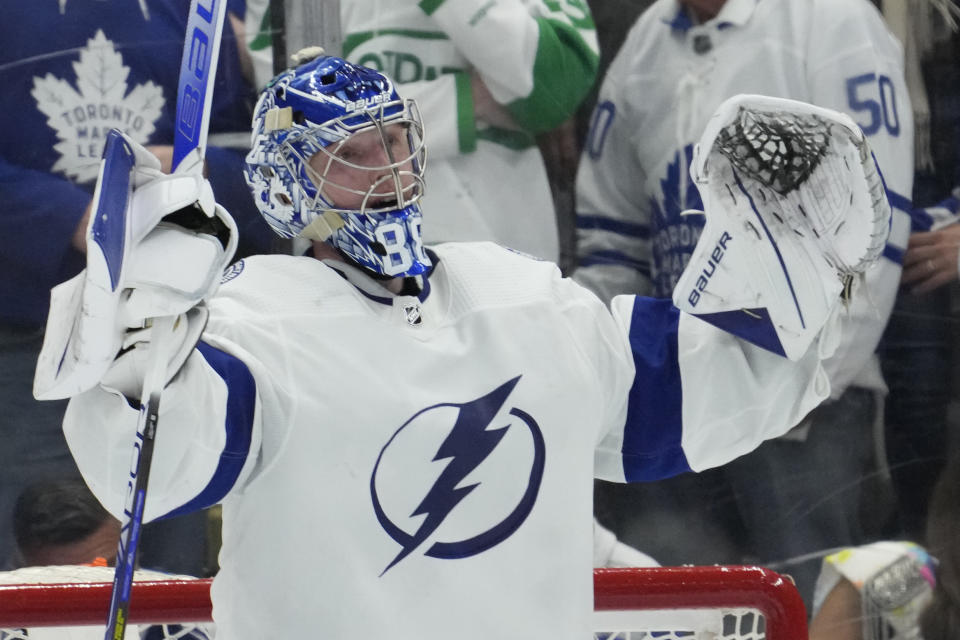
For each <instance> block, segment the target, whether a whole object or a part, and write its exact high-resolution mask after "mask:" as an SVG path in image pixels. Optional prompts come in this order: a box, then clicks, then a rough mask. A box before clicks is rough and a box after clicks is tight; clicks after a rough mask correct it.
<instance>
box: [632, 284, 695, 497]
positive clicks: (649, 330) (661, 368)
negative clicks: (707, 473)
mask: <svg viewBox="0 0 960 640" xmlns="http://www.w3.org/2000/svg"><path fill="white" fill-rule="evenodd" d="M679 321H680V311H679V310H678V309H677V308H676V307H674V306H673V303H672V302H671V301H670V300H668V299H662V298H643V297H637V298H636V299H635V300H634V303H633V314H632V317H631V320H630V347H631V348H632V350H633V361H634V364H635V365H636V375H635V377H634V380H633V386H632V387H631V389H630V395H629V398H628V405H627V423H626V426H625V427H624V434H623V450H622V453H623V472H624V476H625V478H626V480H627V482H650V481H653V480H660V479H662V478H669V477H670V476H675V475H677V474H679V473H683V472H685V471H689V470H690V464H689V463H688V462H687V456H686V454H684V452H683V446H682V444H681V437H682V435H683V402H682V400H683V398H682V396H683V393H682V388H681V386H680V364H679V362H678V361H677V356H678V352H679V347H678V343H677V334H678V324H679Z"/></svg>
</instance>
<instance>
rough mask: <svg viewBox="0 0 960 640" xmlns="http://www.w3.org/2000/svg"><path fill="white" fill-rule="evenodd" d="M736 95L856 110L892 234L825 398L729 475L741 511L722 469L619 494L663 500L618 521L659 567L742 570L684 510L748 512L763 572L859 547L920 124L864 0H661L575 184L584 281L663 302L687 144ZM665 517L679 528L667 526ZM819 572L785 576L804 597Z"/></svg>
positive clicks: (610, 292)
mask: <svg viewBox="0 0 960 640" xmlns="http://www.w3.org/2000/svg"><path fill="white" fill-rule="evenodd" d="M738 93H760V94H764V95H771V96H779V97H784V98H792V99H796V100H802V101H804V102H810V103H813V104H816V105H819V106H823V107H828V108H832V109H836V110H838V111H841V112H845V113H847V114H849V115H850V116H851V117H852V118H853V119H854V121H856V122H857V124H858V125H859V126H860V127H861V128H862V129H863V131H864V132H865V133H866V135H867V137H868V138H869V140H870V145H871V148H872V149H873V151H874V153H875V154H876V158H877V161H878V162H879V165H880V168H881V170H882V171H883V176H884V179H885V181H886V186H887V188H888V193H889V196H890V200H891V203H892V205H893V207H894V219H893V228H892V233H891V236H890V244H889V246H888V250H887V251H886V253H885V258H884V260H883V261H882V262H881V265H880V268H878V269H874V270H872V271H871V272H870V273H869V274H868V276H867V282H868V287H867V289H868V294H867V295H866V296H864V297H862V298H860V300H858V301H857V302H856V303H855V304H854V305H853V306H852V307H851V309H850V311H849V321H850V323H851V325H853V326H855V327H856V328H855V329H853V330H850V331H848V332H845V334H844V343H843V344H842V345H841V346H840V348H839V349H838V351H837V353H836V354H835V355H834V357H833V358H831V359H830V360H829V361H828V362H827V363H826V369H827V372H828V374H829V375H830V381H831V386H832V389H833V390H832V398H833V400H834V402H831V403H829V404H827V405H825V406H824V407H823V408H822V409H820V410H819V411H818V413H817V414H815V415H814V416H812V417H811V418H812V419H811V421H809V422H805V423H804V427H803V428H801V429H797V430H795V431H793V432H792V433H791V434H789V436H788V438H790V440H789V441H788V440H786V439H781V440H778V441H775V442H772V443H767V444H766V445H764V446H763V447H761V449H760V450H758V451H757V452H756V453H755V454H753V455H752V456H750V457H749V458H745V459H743V460H742V461H738V462H737V463H736V465H735V466H734V467H730V468H728V469H726V470H725V471H724V472H723V473H722V475H723V476H726V479H727V480H726V481H729V482H731V483H733V489H732V491H733V494H734V495H735V496H736V500H737V503H731V502H730V500H729V497H728V496H723V495H722V492H721V491H719V490H718V487H720V486H723V482H724V479H722V478H721V477H719V476H720V475H721V474H720V473H719V472H718V474H717V477H714V478H711V479H709V480H707V479H705V478H678V479H677V480H676V481H675V485H674V487H673V488H671V487H670V486H669V484H668V485H660V486H650V487H629V488H625V489H624V490H623V491H624V494H625V495H624V496H623V499H624V500H625V501H633V500H638V499H640V496H641V495H642V494H646V495H647V496H649V497H648V499H649V500H650V501H652V502H653V503H658V504H664V503H666V504H668V506H667V507H666V508H664V509H663V511H662V512H658V513H659V518H660V519H659V520H658V519H657V518H651V517H650V513H649V512H647V513H644V512H643V508H642V507H638V508H637V509H636V513H635V516H634V518H633V521H634V524H631V525H625V526H619V527H615V529H616V530H617V533H618V534H619V535H620V537H621V538H622V539H624V540H625V541H626V542H628V543H630V544H633V545H635V546H639V547H640V548H643V549H644V550H645V551H647V552H649V553H651V554H652V555H654V556H655V557H657V558H658V559H659V560H660V561H661V562H665V563H667V564H674V563H677V564H681V563H685V562H699V563H709V562H718V561H719V562H723V561H726V562H736V561H739V560H740V558H738V557H736V556H732V557H731V556H725V557H717V554H720V553H727V551H723V550H721V549H720V547H719V546H718V545H719V541H721V540H722V539H723V538H724V536H723V535H722V534H721V533H718V532H719V531H722V530H723V528H722V527H723V525H721V524H719V523H717V524H714V525H705V526H704V527H703V528H702V535H697V531H698V527H697V526H691V525H690V524H689V522H690V517H691V515H690V514H693V515H692V517H693V518H702V517H703V514H706V513H709V512H711V509H713V510H714V511H722V512H724V513H723V514H722V517H726V515H727V514H734V516H736V514H737V512H738V511H740V512H743V514H744V518H745V519H746V523H745V524H746V528H747V535H748V536H750V537H751V538H752V539H753V544H752V549H751V551H752V552H756V553H758V554H759V558H757V557H756V556H751V559H754V560H757V559H758V560H759V561H761V562H771V561H775V560H784V559H787V558H793V557H796V556H800V555H802V554H806V553H809V552H815V551H819V550H821V549H825V548H830V547H834V546H838V545H847V544H857V543H859V542H860V541H861V540H860V538H859V532H858V524H859V523H858V511H859V509H860V506H861V505H860V501H859V499H858V495H859V489H860V487H861V484H862V481H863V476H864V474H865V469H867V468H868V466H867V465H868V464H869V461H870V459H871V457H872V450H873V437H872V427H873V424H872V417H873V416H874V414H875V411H874V406H875V402H876V401H875V398H874V394H875V393H876V394H882V393H884V391H885V387H884V383H883V380H882V377H881V375H880V370H879V366H878V363H877V360H876V357H875V355H874V351H875V349H876V346H877V343H878V341H879V338H880V336H881V333H882V332H883V329H884V327H885V325H886V323H887V319H888V318H889V315H890V310H891V307H892V305H893V301H894V297H895V295H896V292H897V286H898V282H899V276H900V270H901V261H902V256H903V251H904V249H905V248H906V245H907V235H908V233H909V229H910V216H909V213H908V212H909V211H910V208H911V206H910V196H911V185H912V180H913V121H912V113H911V109H910V102H909V97H908V95H907V90H906V85H905V81H904V74H903V54H902V51H901V48H900V46H899V44H898V43H897V42H896V40H895V39H894V38H893V37H892V36H891V35H890V33H889V32H888V30H887V28H886V26H885V25H884V23H883V20H882V18H881V16H880V14H879V13H878V12H877V10H876V9H875V8H874V7H873V6H871V5H870V4H869V2H867V0H811V1H806V2H794V1H792V0H763V1H758V0H659V1H658V2H655V3H654V4H653V5H652V6H651V7H650V8H649V9H648V10H647V11H646V12H645V13H644V14H643V15H641V17H640V18H639V20H638V21H637V23H636V24H635V25H634V26H633V28H632V29H631V31H630V33H629V35H628V36H627V39H626V41H625V43H624V44H623V46H622V48H621V49H620V51H619V53H618V55H617V56H616V59H615V60H614V62H613V63H612V65H611V66H610V68H609V70H608V72H607V75H606V78H605V79H604V81H603V85H602V88H601V90H600V95H599V97H598V101H597V105H596V108H595V111H594V114H593V118H592V124H591V128H590V133H589V135H588V138H587V140H586V142H585V148H584V151H583V154H582V157H581V162H580V167H579V173H578V178H577V188H576V193H577V226H578V241H579V244H578V258H579V267H578V269H577V270H576V272H575V275H574V277H575V279H576V280H577V281H578V282H580V283H581V284H584V285H586V286H587V287H589V288H590V289H591V290H593V291H594V292H595V293H597V294H598V295H599V296H600V297H601V298H602V299H604V300H609V299H611V298H612V297H613V296H614V295H616V294H621V293H639V294H643V295H652V296H657V297H665V296H669V295H670V293H671V291H672V290H673V287H674V285H675V284H676V282H677V279H678V278H679V277H680V274H681V272H682V271H683V269H684V268H685V266H686V264H687V261H688V259H689V257H690V254H691V252H692V251H693V247H694V246H695V245H696V243H697V239H698V237H699V235H700V230H701V227H702V225H703V220H704V219H703V217H702V216H699V215H684V212H685V211H686V210H689V209H701V208H702V204H701V194H700V193H699V192H698V191H697V188H696V186H695V185H694V184H693V182H692V181H691V180H690V178H689V176H688V173H689V165H690V160H691V156H692V153H693V147H694V143H696V141H697V139H698V138H699V136H700V132H701V130H702V129H703V127H704V125H705V123H706V122H707V119H708V118H709V117H710V115H711V114H712V113H713V111H714V110H715V109H716V108H717V105H719V104H720V103H721V102H722V101H724V100H725V99H727V98H729V97H730V96H732V95H735V94H738ZM808 426H809V427H810V428H809V429H807V427H808ZM758 476H761V477H763V478H764V480H763V481H762V482H758V481H757V478H758ZM698 483H703V484H702V486H701V487H697V486H693V485H696V484H698ZM610 490H611V491H618V490H617V489H615V488H611V489H610ZM718 494H719V495H718ZM697 496H698V497H697ZM724 498H726V502H724V504H722V505H721V504H719V503H720V502H721V501H723V500H724ZM674 504H675V505H676V506H670V505H674ZM681 505H685V506H681ZM621 514H622V515H623V510H622V509H621ZM671 517H673V518H674V519H675V520H678V521H679V522H676V524H674V525H672V526H670V525H665V523H666V522H667V521H668V520H669V519H670V518H671ZM654 523H656V525H655V526H654ZM628 527H633V528H634V531H633V532H632V533H631V534H630V535H627V532H626V528H628ZM738 535H741V534H738V533H732V534H729V535H728V537H732V538H736V537H738ZM734 542H735V543H736V542H737V541H736V540H735V541H734ZM711 554H713V555H711ZM818 564H819V562H818V560H816V559H814V560H812V561H810V562H808V563H806V564H805V565H791V566H790V567H787V568H786V569H785V570H787V571H788V572H790V573H793V574H794V575H795V577H796V578H797V579H798V582H799V583H800V587H801V593H802V594H804V596H805V599H806V600H807V602H808V603H809V602H810V599H809V598H810V593H811V592H812V587H813V581H814V579H815V576H816V572H817V569H818Z"/></svg>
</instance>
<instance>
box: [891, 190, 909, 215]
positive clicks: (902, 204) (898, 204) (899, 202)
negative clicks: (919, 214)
mask: <svg viewBox="0 0 960 640" xmlns="http://www.w3.org/2000/svg"><path fill="white" fill-rule="evenodd" d="M887 199H888V200H890V206H891V207H893V208H894V209H900V211H903V212H904V213H906V214H909V215H913V201H912V200H911V199H910V198H908V197H906V196H902V195H900V194H899V193H897V192H896V191H893V190H892V189H887Z"/></svg>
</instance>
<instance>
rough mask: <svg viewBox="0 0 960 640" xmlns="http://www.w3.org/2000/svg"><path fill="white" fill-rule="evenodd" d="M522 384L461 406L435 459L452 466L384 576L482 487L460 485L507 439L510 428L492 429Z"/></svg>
mask: <svg viewBox="0 0 960 640" xmlns="http://www.w3.org/2000/svg"><path fill="white" fill-rule="evenodd" d="M519 380H520V376H517V377H516V378H514V379H512V380H510V381H508V382H506V383H504V384H503V385H501V386H500V387H498V388H497V389H495V390H494V391H492V392H490V393H488V394H487V395H485V396H483V397H481V398H478V399H476V400H474V401H472V402H467V403H465V404H461V405H460V412H459V414H458V416H457V421H456V423H455V424H454V425H453V428H452V429H451V430H450V433H449V434H448V435H447V437H446V439H445V440H444V441H443V443H442V444H441V445H440V447H439V448H438V449H437V453H436V455H435V456H434V457H433V461H434V462H436V461H439V460H446V459H449V460H450V462H449V463H448V464H447V466H446V468H444V470H443V472H442V473H441V474H440V477H439V478H437V481H436V482H434V483H433V486H432V487H431V488H430V491H429V492H427V495H426V496H425V497H424V499H423V500H422V501H421V502H420V504H419V505H418V506H417V508H416V509H415V510H414V511H413V513H412V514H410V515H411V517H412V516H421V515H425V516H426V518H425V519H424V521H423V522H422V523H421V525H420V528H419V529H417V532H416V533H414V534H413V535H412V536H410V538H409V539H408V540H407V542H406V544H404V545H403V548H402V549H401V550H400V553H399V554H397V557H395V558H394V559H393V561H392V562H391V563H390V564H389V565H387V568H386V569H384V570H383V572H382V573H381V574H380V575H381V576H382V575H383V574H384V573H386V572H387V571H389V570H390V568H391V567H393V566H394V565H396V564H397V563H398V562H400V561H401V560H403V559H404V558H406V557H407V556H408V555H410V553H411V552H413V551H414V550H415V549H416V548H417V547H419V546H420V545H421V544H422V543H423V542H424V541H425V540H426V539H427V538H428V537H430V534H432V533H433V532H434V531H436V529H437V527H439V526H440V524H441V523H443V521H444V520H445V519H446V517H447V516H448V515H449V514H450V512H451V511H453V509H454V507H456V506H457V505H458V504H459V503H460V502H461V501H462V500H463V499H464V498H466V497H467V496H468V495H469V494H470V492H472V491H473V490H474V489H476V488H477V487H478V486H480V483H479V482H477V483H474V484H471V485H466V486H460V483H461V482H463V479H464V478H466V477H467V476H468V475H469V474H470V473H471V472H472V471H473V470H474V469H476V468H477V467H478V466H479V465H480V463H482V462H483V461H484V460H486V459H487V457H488V456H489V455H490V454H491V453H492V452H493V450H494V449H496V447H497V444H499V443H500V440H501V439H503V436H504V435H506V433H507V429H509V428H510V425H509V424H508V425H506V426H504V427H500V428H499V429H488V427H489V426H490V424H491V422H492V421H493V419H494V418H495V417H496V416H497V414H498V413H499V412H500V409H501V408H502V407H503V405H504V403H505V402H506V401H507V398H508V397H509V396H510V392H512V391H513V388H514V387H515V386H516V385H517V382H519Z"/></svg>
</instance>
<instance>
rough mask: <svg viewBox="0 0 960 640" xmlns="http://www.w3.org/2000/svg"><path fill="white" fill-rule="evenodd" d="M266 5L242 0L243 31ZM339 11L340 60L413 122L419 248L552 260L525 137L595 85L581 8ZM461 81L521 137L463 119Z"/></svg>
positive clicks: (549, 220)
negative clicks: (420, 185)
mask: <svg viewBox="0 0 960 640" xmlns="http://www.w3.org/2000/svg"><path fill="white" fill-rule="evenodd" d="M266 6H267V3H266V2H264V0H254V1H252V2H249V3H248V8H247V18H246V20H247V24H248V25H252V27H257V26H260V25H262V24H263V18H262V17H268V13H267V12H266ZM340 6H341V30H342V33H343V52H342V55H343V57H344V58H346V59H348V60H350V61H351V62H355V63H358V64H362V65H365V66H368V67H372V68H375V69H377V70H379V71H381V72H382V73H384V74H386V75H387V76H389V77H390V78H391V79H392V80H394V81H395V82H397V83H398V84H399V85H400V86H399V87H398V91H399V92H400V95H401V96H402V97H404V98H413V99H415V100H416V101H417V104H418V106H419V107H420V110H421V113H422V115H423V122H424V128H425V130H426V132H427V133H426V135H427V138H428V140H429V144H428V147H427V149H428V155H427V166H428V167H429V179H428V181H427V186H426V189H425V193H424V198H423V203H424V215H425V216H426V217H427V219H428V220H429V224H427V225H424V231H423V233H424V238H425V240H426V241H427V242H428V243H437V242H445V241H452V240H456V241H479V240H490V241H494V242H498V243H500V244H503V245H504V246H508V247H511V248H514V249H517V250H519V251H523V252H525V253H529V254H531V255H534V256H537V257H539V258H543V259H546V260H552V261H554V262H556V261H557V260H558V259H559V240H558V231H557V222H556V214H555V210H554V205H553V200H552V196H551V190H550V185H549V182H548V179H547V173H546V169H545V167H544V163H543V160H542V158H541V156H540V151H539V149H538V147H537V146H536V143H535V139H534V136H535V135H536V134H539V133H543V132H545V131H549V130H551V129H554V128H556V127H557V126H559V125H560V124H562V123H563V122H564V121H566V120H567V119H568V118H570V117H571V116H573V114H574V113H575V111H576V109H577V107H578V106H579V105H580V103H581V101H582V100H583V99H584V98H585V97H586V95H587V93H588V92H589V90H590V89H591V87H592V86H593V84H594V81H595V79H596V72H597V65H598V63H599V55H598V47H597V38H596V29H595V27H594V24H593V19H592V18H591V15H590V11H589V8H588V6H587V3H586V2H585V1H584V0H563V2H556V1H554V0H499V1H498V2H496V3H490V4H488V3H481V2H472V1H471V2H461V1H456V0H427V1H425V2H419V3H417V2H396V1H395V0H349V1H348V0H343V1H342V2H341V3H340ZM258 16H262V17H258ZM248 31H253V33H255V32H256V31H255V30H254V29H252V28H250V29H248ZM263 41H264V39H263V38H261V39H259V40H257V39H256V38H254V39H253V40H252V42H251V48H252V49H253V54H254V56H255V59H257V58H258V59H260V60H261V61H263V60H264V55H263V54H265V53H267V51H268V49H267V48H266V46H265V43H264V42H263ZM258 42H260V44H258ZM260 66H261V68H262V67H264V66H265V65H264V63H263V62H261V65H260ZM471 72H476V73H479V74H480V76H481V77H482V78H483V80H484V82H485V83H486V84H487V86H488V88H489V89H490V92H491V93H492V95H493V96H494V97H495V98H496V99H497V101H498V102H500V103H501V104H504V105H507V107H508V108H509V110H510V112H511V114H512V116H513V118H514V119H515V120H516V122H517V124H518V125H519V126H520V127H521V130H515V129H509V130H508V129H505V128H498V127H492V126H486V125H485V124H482V123H479V122H477V121H476V120H475V119H474V107H473V99H472V97H471V89H470V73H471Z"/></svg>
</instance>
